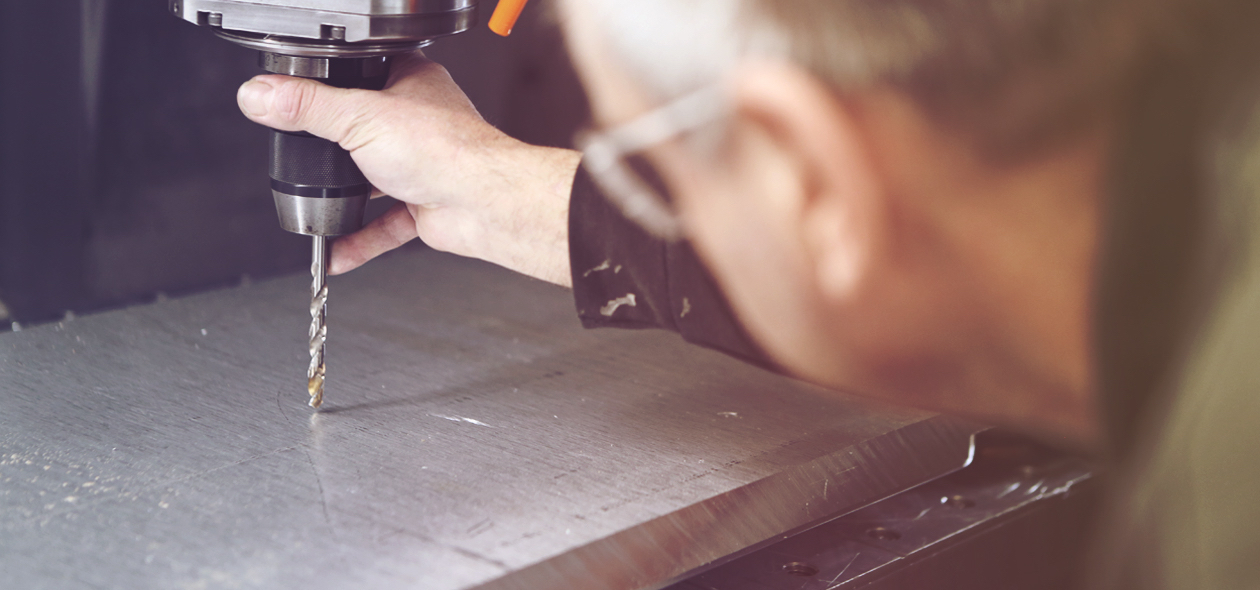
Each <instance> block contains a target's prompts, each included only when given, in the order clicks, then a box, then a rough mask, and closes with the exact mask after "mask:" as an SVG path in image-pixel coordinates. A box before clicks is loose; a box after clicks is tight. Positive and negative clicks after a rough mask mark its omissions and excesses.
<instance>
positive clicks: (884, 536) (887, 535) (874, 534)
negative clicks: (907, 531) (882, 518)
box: [866, 526, 901, 541]
mask: <svg viewBox="0 0 1260 590" xmlns="http://www.w3.org/2000/svg"><path fill="white" fill-rule="evenodd" d="M866 535H867V536H868V537H870V538H872V539H875V540H876V541H896V540H897V539H900V538H901V533H899V532H897V531H894V530H892V529H886V528H884V527H882V526H877V527H874V528H871V529H867V530H866Z"/></svg>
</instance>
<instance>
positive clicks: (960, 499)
mask: <svg viewBox="0 0 1260 590" xmlns="http://www.w3.org/2000/svg"><path fill="white" fill-rule="evenodd" d="M941 504H944V505H946V506H948V507H950V508H960V509H961V508H974V507H975V506H976V503H975V502H973V501H972V500H971V498H967V497H966V496H959V495H957V494H955V495H953V496H943V497H941Z"/></svg>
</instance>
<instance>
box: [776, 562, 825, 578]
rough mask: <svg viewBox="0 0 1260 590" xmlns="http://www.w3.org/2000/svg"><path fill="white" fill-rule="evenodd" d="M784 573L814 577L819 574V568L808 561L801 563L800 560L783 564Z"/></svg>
mask: <svg viewBox="0 0 1260 590" xmlns="http://www.w3.org/2000/svg"><path fill="white" fill-rule="evenodd" d="M783 573H785V574H787V575H789V576H797V577H801V578H812V577H814V576H816V575H818V568H816V567H814V566H812V565H809V564H808V563H801V562H799V561H793V562H789V563H785V564H783Z"/></svg>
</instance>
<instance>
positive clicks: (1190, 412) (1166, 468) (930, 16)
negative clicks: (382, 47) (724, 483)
mask: <svg viewBox="0 0 1260 590" xmlns="http://www.w3.org/2000/svg"><path fill="white" fill-rule="evenodd" d="M560 8H561V21H562V23H563V26H564V30H565V34H566V36H567V39H568V41H569V46H570V50H571V53H572V54H573V56H574V59H575V63H576V64H577V66H578V70H579V73H580V74H581V75H582V77H583V81H584V83H585V85H586V87H587V90H588V93H589V95H590V97H591V100H592V105H593V109H594V114H595V123H596V128H597V131H596V132H595V133H593V134H591V135H589V136H588V141H587V142H586V145H587V150H586V152H587V153H586V157H585V160H584V162H582V157H581V155H580V154H578V153H576V152H573V151H568V150H560V149H549V148H538V147H534V146H528V145H524V144H521V143H519V142H516V141H514V140H512V139H511V138H508V137H506V136H504V135H503V134H501V133H499V132H498V131H497V130H495V129H493V128H491V127H490V126H488V125H486V124H485V123H484V121H482V120H481V118H480V117H479V116H478V115H477V113H476V111H475V110H474V109H473V107H472V106H471V105H470V104H469V103H468V101H467V99H466V98H465V97H464V96H463V94H462V93H461V92H459V90H458V89H457V88H456V87H455V86H454V85H453V84H452V83H451V82H450V79H449V77H447V76H446V75H445V73H444V72H443V71H442V70H441V68H440V67H439V66H436V65H435V64H432V63H431V62H427V61H425V60H424V59H423V58H416V59H413V60H410V61H407V62H405V63H404V64H403V65H402V66H401V67H399V68H398V70H397V72H396V74H395V76H394V80H393V81H392V83H391V85H390V87H389V88H387V89H386V90H385V91H383V92H380V93H371V92H364V91H353V90H337V89H331V88H327V87H323V86H320V85H318V84H316V83H313V82H309V81H300V80H293V79H286V78H281V77H274V76H264V77H260V78H258V79H255V80H254V81H252V82H250V83H247V84H246V85H245V86H243V87H242V89H241V92H240V96H239V99H240V103H241V107H242V109H243V110H244V111H245V113H246V114H247V115H248V116H250V117H251V118H252V119H254V120H255V121H257V122H259V123H262V124H265V125H270V126H273V127H278V128H282V129H288V130H298V129H301V130H306V131H310V132H312V133H314V134H316V135H319V136H321V137H325V138H328V139H331V140H334V141H338V142H340V143H341V145H342V146H343V147H345V148H346V149H348V150H350V151H351V153H352V154H353V155H354V157H355V160H356V161H357V162H358V163H359V164H360V167H361V168H362V169H363V171H364V173H365V174H366V175H367V176H368V178H369V179H370V180H372V182H373V184H374V185H375V186H376V187H377V188H378V189H379V190H380V191H381V192H382V193H383V194H389V195H392V196H393V197H395V198H397V199H399V200H400V201H403V203H404V204H403V205H400V206H398V207H396V208H395V209H393V210H392V211H391V212H390V213H388V214H387V215H385V216H384V217H382V218H381V219H380V220H378V221H376V222H374V223H373V224H371V225H370V226H369V227H367V228H365V229H364V230H362V231H361V232H359V233H358V234H355V235H353V236H350V237H348V238H345V239H343V240H341V241H340V242H338V244H337V245H336V246H335V250H334V254H333V272H335V273H339V272H346V271H348V270H351V269H353V268H354V267H356V266H358V265H360V264H362V263H364V262H365V261H367V260H369V259H370V258H372V257H374V256H376V255H378V254H380V253H382V252H385V251H387V250H389V249H392V248H394V247H397V246H398V245H400V244H402V243H404V242H406V241H408V240H410V239H412V238H414V237H416V236H417V235H419V236H420V237H421V238H423V239H424V241H425V242H426V243H428V244H429V245H431V246H433V247H434V248H437V249H439V250H446V251H450V252H454V253H457V254H462V255H466V256H475V257H478V258H482V259H485V260H489V261H491V262H496V263H498V264H501V265H503V266H506V267H508V268H512V269H515V270H518V271H520V272H524V273H526V274H530V275H532V276H535V277H538V278H542V279H545V280H549V281H552V282H555V283H558V284H562V285H571V286H573V287H574V289H575V296H576V298H577V301H578V308H579V314H580V315H581V316H582V318H583V321H584V323H586V324H587V325H588V326H595V325H620V326H629V327H640V326H647V325H657V326H663V327H668V328H672V329H675V330H677V331H679V332H681V333H682V334H683V336H684V337H686V338H688V339H689V340H692V341H695V342H699V343H702V344H706V345H709V346H714V347H718V348H722V349H724V350H727V351H729V352H731V353H733V354H736V355H738V356H742V357H745V358H749V359H750V360H755V361H756V360H762V361H764V362H767V363H770V364H774V365H777V366H778V367H780V368H782V369H783V370H786V371H788V372H791V373H793V374H796V375H799V376H802V377H804V378H807V379H810V380H813V381H815V382H819V383H822V384H825V385H829V386H833V387H836V388H844V389H847V390H851V391H854V392H856V393H860V394H863V395H868V396H872V397H878V398H881V399H885V400H892V401H897V402H899V403H905V404H911V405H915V406H919V407H925V408H931V409H936V410H941V411H947V412H953V413H958V414H963V415H968V416H972V417H976V418H979V419H982V420H986V421H989V422H993V423H1002V424H1007V425H1011V426H1015V427H1019V428H1022V429H1024V430H1027V431H1032V432H1036V433H1038V434H1040V435H1041V436H1043V437H1046V438H1049V439H1052V440H1054V441H1056V442H1058V443H1059V444H1061V445H1063V446H1068V447H1073V448H1077V449H1082V450H1087V451H1092V452H1096V453H1098V454H1099V455H1100V456H1102V457H1105V458H1107V459H1109V460H1110V461H1111V462H1112V464H1113V465H1114V466H1115V467H1116V471H1115V472H1116V476H1115V478H1114V479H1115V482H1116V483H1114V487H1115V488H1116V498H1117V499H1116V510H1115V511H1113V512H1114V517H1113V522H1111V523H1110V529H1109V530H1103V531H1101V533H1102V534H1103V536H1104V537H1109V540H1108V541H1105V542H1104V544H1103V545H1102V546H1103V547H1104V548H1105V552H1103V553H1101V555H1104V556H1105V558H1104V559H1103V561H1104V562H1105V563H1103V564H1101V565H1100V566H1099V568H1098V570H1096V576H1095V579H1096V580H1097V581H1099V583H1100V585H1102V586H1106V587H1115V586H1133V587H1161V586H1169V587H1213V588H1220V587H1254V585H1255V584H1256V583H1257V581H1258V580H1260V577H1257V572H1256V565H1255V564H1253V563H1252V561H1254V554H1255V552H1256V551H1260V540H1258V538H1257V532H1256V527H1257V526H1260V511H1258V509H1257V508H1256V507H1255V506H1254V505H1253V504H1254V503H1253V502H1251V503H1249V502H1247V501H1244V500H1243V499H1242V498H1250V497H1252V496H1253V494H1251V493H1250V492H1248V491H1247V489H1248V488H1249V485H1251V484H1255V483H1257V482H1260V473H1258V472H1257V470H1258V469H1260V466H1258V465H1260V462H1257V461H1256V460H1255V458H1254V457H1255V452H1256V451H1258V450H1260V441H1257V440H1256V436H1255V435H1254V434H1252V433H1251V429H1249V428H1247V425H1248V424H1249V418H1252V417H1254V418H1255V419H1257V420H1260V407H1258V406H1260V401H1257V398H1256V396H1255V395H1253V394H1251V391H1252V390H1251V389H1250V388H1248V387H1247V384H1248V383H1249V381H1248V379H1249V377H1248V376H1249V375H1251V374H1252V372H1254V371H1255V369H1254V368H1252V365H1254V363H1250V362H1247V359H1246V358H1244V357H1238V356H1237V352H1238V351H1239V350H1245V351H1250V350H1254V347H1251V346H1247V345H1246V344H1247V342H1249V340H1248V335H1249V334H1254V333H1255V332H1250V331H1248V330H1245V329H1240V326H1250V325H1252V324H1260V312H1258V313H1256V314H1250V313H1249V311H1248V310H1249V309H1250V308H1249V307H1248V306H1249V305H1251V301H1254V300H1257V299H1260V298H1249V297H1247V296H1246V294H1247V291H1246V289H1245V288H1244V287H1246V286H1248V285H1250V283H1249V282H1247V281H1246V280H1244V279H1246V278H1247V277H1249V276H1250V275H1249V272H1248V271H1249V267H1248V266H1247V265H1246V264H1245V258H1244V257H1243V254H1245V252H1246V250H1245V245H1246V243H1245V242H1240V241H1228V240H1224V241H1222V240H1215V239H1214V238H1217V237H1220V236H1222V235H1223V234H1222V233H1221V232H1220V231H1217V225H1216V224H1218V223H1222V220H1223V219H1225V220H1228V219H1227V218H1225V217H1223V216H1220V215H1217V214H1216V213H1214V210H1213V209H1210V207H1225V206H1227V205H1230V204H1231V203H1243V204H1247V203H1250V202H1251V200H1252V199H1253V198H1254V196H1255V190H1254V187H1250V186H1249V185H1247V183H1246V180H1245V179H1246V178H1247V175H1246V174H1241V173H1237V172H1238V171H1239V170H1246V166H1245V165H1246V163H1247V162H1249V161H1250V160H1248V157H1249V154H1251V153H1254V152H1253V151H1252V150H1251V147H1252V143H1250V141H1251V140H1252V139H1254V137H1253V136H1251V135H1249V134H1247V133H1232V134H1231V133H1229V132H1227V131H1231V130H1232V131H1236V130H1237V129H1244V130H1245V129H1250V126H1249V125H1250V124H1251V123H1252V119H1253V117H1252V111H1253V107H1254V105H1255V101H1254V93H1253V92H1251V90H1253V89H1254V85H1252V84H1251V81H1252V79H1253V77H1254V76H1253V75H1252V74H1254V73H1255V72H1257V71H1258V68H1255V67H1251V66H1254V65H1255V64H1254V56H1256V55H1258V54H1257V53H1255V52H1254V51H1251V49H1254V47H1253V45H1254V43H1253V42H1252V41H1250V39H1251V38H1254V37H1256V35H1254V32H1255V25H1256V23H1257V21H1256V20H1255V19H1256V12H1257V11H1256V9H1255V8H1253V7H1250V6H1247V5H1246V4H1245V3H1242V2H1237V3H1234V2H1229V1H1228V0H1220V1H1214V2H1189V1H1180V0H1146V1H1139V0H1095V1H1084V0H1029V1H1026V2H1018V3H1011V2H999V1H996V0H971V1H961V0H960V1H954V2H941V1H928V0H882V1H880V2H869V1H865V0H850V1H838V0H830V1H828V0H795V1H792V0H744V1H741V2H735V1H732V0H650V1H649V0H637V1H635V2H618V1H616V0H585V1H582V0H569V1H567V2H562V3H561V7H560ZM1231 158H1232V160H1231ZM580 164H584V166H585V168H586V170H579V166H580ZM644 164H647V166H644ZM1218 164H1219V165H1218ZM645 167H647V168H651V169H652V170H653V171H654V172H655V174H651V173H648V174H643V173H642V172H643V169H644V168H645ZM653 176H659V178H653ZM597 187H598V188H597ZM653 187H658V188H653ZM1212 191H1215V192H1212ZM662 194H668V195H669V197H668V198H666V197H663V196H662ZM605 198H606V199H607V200H605ZM610 203H614V204H615V206H614V205H613V204H610ZM1230 206H1232V205H1230ZM1217 210H1225V209H1217ZM1239 211H1241V212H1243V213H1248V212H1249V209H1246V208H1241V209H1239ZM1241 214H1242V213H1240V215H1241ZM1246 221H1249V219H1247V220H1246ZM1240 223H1241V222H1240ZM1104 225H1105V226H1106V227H1107V228H1108V229H1107V231H1103V230H1102V229H1101V228H1103V227H1104ZM1244 225H1245V224H1244ZM639 226H643V227H642V228H640V227H639ZM1247 233H1248V231H1247V230H1246V229H1245V227H1244V230H1242V231H1240V232H1239V233H1238V234H1237V235H1244V236H1245V235H1246V234H1247ZM679 237H682V238H683V239H682V240H677V239H676V238H679ZM1226 237H1228V236H1226ZM1209 238H1212V239H1209ZM692 248H694V251H693V250H692ZM1218 254H1219V255H1218ZM1227 255H1232V256H1233V258H1229V257H1228V256H1227ZM700 261H703V265H701V264H700ZM1222 261H1224V262H1222ZM1231 261H1232V262H1234V263H1235V264H1234V266H1228V265H1227V264H1225V262H1231ZM1239 261H1243V262H1239ZM1209 262H1211V263H1212V264H1207V263H1209ZM706 269H707V271H711V273H712V276H713V278H714V279H716V284H717V285H718V286H720V293H721V294H720V295H719V294H718V293H719V291H718V290H716V289H715V288H714V287H713V284H712V283H711V282H710V279H709V278H708V275H707V273H706ZM1201 269H1216V270H1219V271H1220V272H1217V273H1216V274H1211V273H1206V274H1205V273H1201V272H1200V270H1201ZM1095 276H1097V277H1098V278H1097V279H1095V278H1094V277H1095ZM1231 277H1232V278H1231ZM1234 285H1242V287H1237V288H1233V289H1232V290H1231V287H1232V286H1234ZM1218 287H1219V288H1218ZM1240 289H1241V290H1240ZM1220 293H1226V294H1228V295H1229V297H1226V296H1225V295H1219V294H1220ZM727 301H729V305H730V308H731V309H733V310H734V315H735V316H736V317H738V318H739V321H738V322H735V321H734V320H732V319H729V318H728V313H727V311H726V310H727V308H726V305H727ZM1213 305H1215V306H1216V307H1215V308H1213V307H1212V306H1213ZM1231 305H1233V306H1231ZM1253 315H1254V316H1255V317H1256V318H1257V319H1256V320H1254V321H1253V320H1252V317H1253ZM1224 316H1228V317H1231V318H1232V317H1237V318H1238V321H1237V322H1233V323H1230V324H1229V325H1228V326H1226V325H1225V324H1222V323H1221V322H1219V321H1216V322H1203V323H1202V325H1203V326H1204V327H1203V329H1201V330H1200V329H1196V326H1197V325H1199V324H1197V323H1195V321H1194V320H1197V319H1202V318H1205V317H1209V318H1210V317H1224ZM1218 328H1220V329H1223V330H1224V331H1223V332H1222V331H1220V330H1218ZM1226 328H1228V329H1226ZM1257 329H1260V326H1257ZM745 331H746V333H747V334H748V335H749V336H751V341H752V342H753V343H755V344H750V343H749V342H748V341H746V340H745V338H744V334H745ZM1196 335H1198V336H1200V340H1199V342H1202V343H1204V344H1203V345H1202V346H1201V347H1200V348H1198V349H1192V348H1191V346H1190V343H1191V342H1192V338H1193V337H1195V336H1196ZM1225 343H1230V344H1225ZM1231 344H1232V345H1231ZM762 351H764V352H762ZM763 355H764V356H763ZM1231 355H1233V356H1231ZM1178 359H1187V360H1186V361H1184V362H1181V361H1178ZM1204 367H1215V368H1216V369H1219V370H1213V369H1210V368H1204ZM1222 374H1225V375H1229V376H1230V377H1228V378H1225V379H1224V380H1223V381H1222V380H1221V378H1220V375H1222ZM1257 377H1258V378H1260V375H1258V376H1257ZM1214 379H1215V381H1213V380H1214ZM1163 392H1171V393H1176V395H1161V393H1163ZM1209 417H1210V421H1207V422H1205V420H1209ZM1248 556H1250V557H1248Z"/></svg>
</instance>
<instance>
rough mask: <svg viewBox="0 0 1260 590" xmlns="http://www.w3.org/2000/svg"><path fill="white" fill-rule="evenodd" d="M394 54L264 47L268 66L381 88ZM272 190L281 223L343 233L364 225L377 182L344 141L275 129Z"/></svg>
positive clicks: (343, 84)
mask: <svg viewBox="0 0 1260 590" xmlns="http://www.w3.org/2000/svg"><path fill="white" fill-rule="evenodd" d="M389 61H390V58H389V57H384V56H377V57H353V58H347V57H299V56H289V55H279V54H275V53H270V52H264V53H262V54H261V55H260V57H259V65H261V66H262V67H263V69H265V70H267V71H269V72H272V73H276V74H285V75H290V76H301V77H305V78H312V79H316V80H319V81H321V82H323V83H325V84H328V85H330V86H336V87H339V88H365V89H369V90H380V89H381V88H383V87H384V86H385V82H386V80H387V78H388V76H389ZM270 153H271V171H270V176H271V194H272V196H273V197H274V198H275V202H276V213H277V215H279V217H280V227H282V228H284V229H285V230H287V231H291V232H294V233H299V234H305V235H310V236H339V235H343V234H348V233H353V232H355V231H357V230H358V229H359V228H360V227H361V226H362V225H363V211H364V209H365V208H366V207H367V201H368V198H369V197H370V196H371V192H372V186H371V185H370V184H369V183H368V180H367V178H366V177H364V176H363V173H362V172H361V171H360V170H359V167H358V166H357V165H356V164H355V163H354V160H353V159H352V158H351V157H350V153H349V152H347V151H346V150H343V149H341V146H339V145H337V144H335V143H333V142H331V141H328V140H325V139H321V138H318V137H315V136H314V135H311V134H309V133H305V132H297V133H293V132H287V131H274V130H273V131H272V132H271V149H270Z"/></svg>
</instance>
